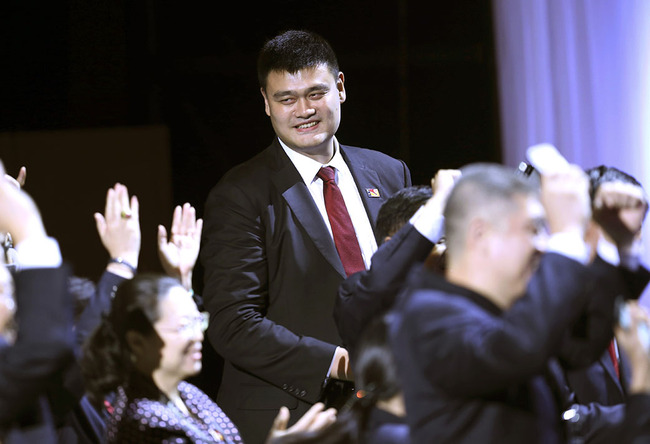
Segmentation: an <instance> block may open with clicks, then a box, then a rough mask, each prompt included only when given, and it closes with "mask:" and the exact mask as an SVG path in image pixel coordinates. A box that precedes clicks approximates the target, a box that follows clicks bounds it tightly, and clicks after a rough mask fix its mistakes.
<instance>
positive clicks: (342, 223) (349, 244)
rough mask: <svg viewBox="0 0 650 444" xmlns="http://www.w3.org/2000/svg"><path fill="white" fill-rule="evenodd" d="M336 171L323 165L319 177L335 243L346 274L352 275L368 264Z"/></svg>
mask: <svg viewBox="0 0 650 444" xmlns="http://www.w3.org/2000/svg"><path fill="white" fill-rule="evenodd" d="M335 175H336V171H335V170H334V167H323V168H321V169H320V171H319V172H318V174H317V175H316V176H317V177H319V178H321V179H322V180H323V197H324V198H325V209H326V210H327V218H328V219H329V221H330V226H331V227H332V235H333V236H334V245H336V250H337V251H338V252H339V257H340V258H341V262H342V263H343V268H344V269H345V274H346V275H348V276H350V275H351V274H353V273H356V272H357V271H361V270H365V269H366V266H365V264H364V262H363V256H361V248H359V242H358V241H357V235H356V233H355V232H354V226H353V225H352V219H350V214H349V213H348V209H347V207H346V206H345V202H344V201H343V195H342V194H341V190H340V189H339V187H338V185H336V180H335Z"/></svg>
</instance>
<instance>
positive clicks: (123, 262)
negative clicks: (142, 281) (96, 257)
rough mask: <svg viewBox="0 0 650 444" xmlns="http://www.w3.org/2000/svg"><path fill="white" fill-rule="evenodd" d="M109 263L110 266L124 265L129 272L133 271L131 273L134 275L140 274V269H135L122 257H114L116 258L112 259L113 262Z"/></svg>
mask: <svg viewBox="0 0 650 444" xmlns="http://www.w3.org/2000/svg"><path fill="white" fill-rule="evenodd" d="M108 263H109V264H110V263H115V264H122V265H124V266H125V267H126V268H128V269H129V270H131V271H132V272H133V274H136V273H137V272H138V269H137V268H136V267H134V266H133V265H131V264H129V263H128V262H127V261H125V260H124V259H122V258H121V257H114V258H111V260H110V261H108Z"/></svg>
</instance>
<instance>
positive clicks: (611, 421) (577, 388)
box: [564, 257, 650, 443]
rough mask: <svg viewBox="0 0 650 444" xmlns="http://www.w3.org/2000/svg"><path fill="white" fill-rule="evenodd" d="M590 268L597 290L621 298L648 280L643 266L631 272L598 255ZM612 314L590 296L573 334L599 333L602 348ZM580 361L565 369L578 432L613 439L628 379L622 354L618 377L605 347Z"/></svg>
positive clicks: (593, 439)
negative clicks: (587, 360)
mask: <svg viewBox="0 0 650 444" xmlns="http://www.w3.org/2000/svg"><path fill="white" fill-rule="evenodd" d="M592 270H593V271H594V273H595V274H596V275H597V276H598V278H599V283H598V286H599V287H600V288H601V290H603V291H608V292H610V293H611V294H614V295H620V296H621V297H623V298H624V299H638V298H639V297H640V296H641V294H642V292H643V290H644V288H645V287H646V285H647V283H648V281H649V280H650V273H649V272H648V270H647V269H646V268H644V267H639V269H638V270H636V271H634V272H631V271H629V270H626V269H623V268H619V267H614V266H612V265H611V264H609V263H607V262H605V261H604V260H602V259H601V258H599V257H597V258H596V260H595V261H594V263H593V265H592ZM614 314H615V311H614V306H613V304H612V301H611V299H610V300H609V301H605V302H604V303H603V301H602V300H600V301H599V300H598V299H594V300H591V299H590V300H589V302H588V303H587V307H586V310H585V312H584V313H583V315H582V316H581V318H580V319H579V321H578V322H577V323H576V326H577V327H578V328H574V334H575V333H578V331H579V330H582V331H583V333H584V334H586V335H588V336H591V337H592V339H593V337H594V336H599V339H598V340H597V341H596V345H597V346H598V347H600V348H601V349H605V347H606V346H607V345H608V343H609V341H610V339H611V337H612V326H613V325H614V324H615V322H616V319H615V318H614ZM592 342H593V341H592ZM564 351H565V352H567V350H564ZM569 353H570V351H569ZM582 364H583V365H578V366H577V367H575V368H571V367H569V366H567V367H566V368H565V370H566V385H567V389H568V391H569V392H570V395H569V396H570V399H571V401H572V403H576V404H579V405H580V416H581V422H582V424H581V434H582V436H583V437H585V438H586V439H587V440H588V442H592V443H609V442H614V441H617V440H618V437H619V435H620V433H621V431H620V426H621V423H622V422H623V420H624V416H625V402H626V399H627V384H628V381H629V367H628V365H627V359H626V357H625V354H624V353H623V352H622V350H621V351H620V362H619V370H620V377H618V376H617V375H616V370H615V368H614V364H613V361H612V359H611V357H610V354H609V351H608V350H604V351H603V352H602V353H601V354H600V356H599V357H598V359H597V360H596V361H595V362H593V363H591V364H588V365H584V363H582Z"/></svg>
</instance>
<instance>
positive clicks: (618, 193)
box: [593, 182, 648, 209]
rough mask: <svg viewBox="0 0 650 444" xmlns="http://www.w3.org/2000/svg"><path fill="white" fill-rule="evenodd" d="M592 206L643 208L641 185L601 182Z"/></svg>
mask: <svg viewBox="0 0 650 444" xmlns="http://www.w3.org/2000/svg"><path fill="white" fill-rule="evenodd" d="M593 205H594V208H597V209H600V208H617V209H623V208H643V207H647V205H648V203H647V201H646V198H645V195H644V193H643V190H642V189H641V187H639V186H636V185H633V184H630V183H624V182H606V183H603V184H602V185H601V186H600V187H598V190H597V191H596V195H595V196H594V202H593Z"/></svg>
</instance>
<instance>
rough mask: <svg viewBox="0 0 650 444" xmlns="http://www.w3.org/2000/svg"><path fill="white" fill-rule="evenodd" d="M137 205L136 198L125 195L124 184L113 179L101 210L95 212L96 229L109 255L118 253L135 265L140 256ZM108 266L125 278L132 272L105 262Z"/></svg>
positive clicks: (138, 208)
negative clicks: (113, 184) (102, 211)
mask: <svg viewBox="0 0 650 444" xmlns="http://www.w3.org/2000/svg"><path fill="white" fill-rule="evenodd" d="M139 211H140V205H139V203H138V198H137V197H135V196H132V197H131V198H130V199H129V190H128V189H127V187H126V186H124V185H122V184H120V183H117V184H115V186H114V187H113V188H109V189H108V192H107V193H106V207H105V209H104V214H103V215H102V214H101V213H95V214H94V217H95V223H96V225H97V233H99V237H100V239H101V241H102V244H103V245H104V248H106V251H107V252H108V254H109V256H110V257H111V258H113V259H114V258H118V257H121V258H122V259H123V260H124V261H126V262H127V263H129V264H130V265H132V266H133V267H135V268H137V267H138V260H139V257H140V244H141V232H140V214H139ZM108 269H109V270H110V271H111V272H113V273H115V274H118V275H120V276H123V277H125V278H132V277H133V272H132V271H131V270H130V269H128V268H127V267H125V266H122V265H120V264H115V263H112V264H109V266H108Z"/></svg>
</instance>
